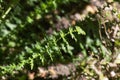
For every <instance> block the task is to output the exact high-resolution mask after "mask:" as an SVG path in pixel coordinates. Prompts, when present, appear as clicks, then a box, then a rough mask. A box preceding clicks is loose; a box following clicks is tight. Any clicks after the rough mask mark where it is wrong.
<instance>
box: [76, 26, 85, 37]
mask: <svg viewBox="0 0 120 80" xmlns="http://www.w3.org/2000/svg"><path fill="white" fill-rule="evenodd" d="M75 28H76V31H77V32H78V34H82V35H86V33H85V32H84V31H83V30H82V29H81V28H80V27H79V26H75Z"/></svg>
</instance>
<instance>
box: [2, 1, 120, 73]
mask: <svg viewBox="0 0 120 80" xmlns="http://www.w3.org/2000/svg"><path fill="white" fill-rule="evenodd" d="M84 3H89V0H25V1H24V2H23V1H22V0H7V1H3V0H0V57H1V58H0V71H1V72H0V75H4V74H7V73H8V74H9V73H10V74H14V72H13V71H17V70H22V69H24V68H26V69H28V70H33V69H36V68H38V67H39V66H45V65H49V64H51V63H57V62H59V61H61V62H65V61H67V60H69V61H72V60H73V59H75V56H76V53H78V52H82V53H83V54H84V56H85V57H87V56H88V55H90V54H92V53H93V54H95V55H100V56H101V58H104V57H105V56H106V54H107V53H111V51H109V52H108V50H107V48H106V47H105V46H104V45H102V42H101V40H100V37H99V32H98V31H99V27H98V22H96V21H94V20H92V19H91V18H90V17H91V16H89V17H87V18H86V19H85V20H84V21H80V22H77V24H76V25H74V26H70V27H69V28H68V29H61V30H60V31H56V30H53V34H52V35H48V34H47V33H46V31H47V30H48V29H49V28H50V27H52V28H55V25H54V21H53V20H52V19H50V20H47V19H46V18H45V17H46V16H47V15H50V16H53V17H54V18H55V19H56V18H61V17H62V16H66V15H65V14H67V13H69V10H71V8H70V9H66V8H68V7H70V6H69V5H71V4H75V5H76V4H77V5H80V6H81V5H82V4H84ZM72 7H74V6H72ZM56 10H58V11H59V14H55V13H54V11H56ZM116 44H118V45H119V44H120V43H119V42H118V41H116ZM89 53H90V54H89Z"/></svg>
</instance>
